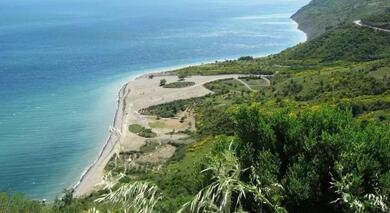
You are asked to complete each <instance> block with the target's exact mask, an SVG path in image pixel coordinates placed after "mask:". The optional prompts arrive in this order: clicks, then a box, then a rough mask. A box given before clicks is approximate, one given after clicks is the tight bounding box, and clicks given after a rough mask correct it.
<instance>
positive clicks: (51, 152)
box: [0, 0, 308, 198]
mask: <svg viewBox="0 0 390 213" xmlns="http://www.w3.org/2000/svg"><path fill="white" fill-rule="evenodd" d="M307 2H308V0H275V1H272V3H271V1H265V0H111V1H103V0H77V1H76V0H1V1H0V14H1V15H2V18H1V19H0V106H1V107H0V190H1V191H7V192H15V191H18V192H22V193H25V194H26V195H28V196H30V197H33V198H54V197H55V196H57V195H58V193H59V192H61V191H62V190H63V189H64V188H67V187H69V186H71V185H72V184H73V183H75V182H76V181H77V179H78V178H79V176H80V175H81V173H82V171H83V170H84V169H85V168H86V167H87V166H88V165H89V164H90V163H91V162H92V161H93V160H94V158H95V157H96V156H97V154H98V152H99V149H100V148H101V147H102V145H103V144H104V141H105V139H106V136H107V133H108V131H107V130H108V127H109V125H110V123H111V122H112V119H113V114H114V112H115V107H116V99H117V97H116V95H117V92H118V90H119V88H120V87H121V85H122V84H123V83H124V82H125V81H126V80H127V79H130V78H132V77H133V76H135V75H137V74H140V73H143V72H146V71H148V70H158V69H163V68H164V67H171V66H177V65H185V64H191V63H198V62H202V61H212V60H215V59H226V58H236V57H239V56H242V55H266V54H270V53H277V52H278V51H280V50H282V49H284V48H286V47H289V46H292V45H294V44H297V43H298V42H300V41H303V40H304V38H305V37H304V34H303V33H302V32H299V31H298V30H296V25H295V23H293V22H292V21H291V20H290V19H289V16H290V15H291V14H293V13H294V12H295V11H296V10H297V9H299V8H300V7H301V6H303V5H304V4H306V3H307Z"/></svg>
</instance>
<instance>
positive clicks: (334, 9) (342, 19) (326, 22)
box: [292, 0, 390, 39]
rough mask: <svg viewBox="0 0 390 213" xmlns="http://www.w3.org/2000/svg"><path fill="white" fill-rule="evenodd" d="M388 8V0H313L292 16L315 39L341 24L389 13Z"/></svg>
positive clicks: (389, 5) (309, 36)
mask: <svg viewBox="0 0 390 213" xmlns="http://www.w3.org/2000/svg"><path fill="white" fill-rule="evenodd" d="M388 8H390V1H388V0H313V1H311V2H310V3H309V4H308V5H307V6H305V7H303V8H301V9H300V10H299V11H298V12H297V13H295V14H294V15H293V16H292V18H293V19H294V20H295V21H297V22H298V23H299V28H300V29H301V30H303V31H304V32H306V33H307V35H308V38H309V39H313V38H315V37H317V36H319V35H321V34H322V33H324V32H326V31H327V30H328V29H329V28H332V27H334V26H337V25H339V24H344V23H351V22H353V21H354V20H357V19H364V18H365V17H369V16H372V15H378V14H386V13H389V9H388ZM379 16H381V15H379Z"/></svg>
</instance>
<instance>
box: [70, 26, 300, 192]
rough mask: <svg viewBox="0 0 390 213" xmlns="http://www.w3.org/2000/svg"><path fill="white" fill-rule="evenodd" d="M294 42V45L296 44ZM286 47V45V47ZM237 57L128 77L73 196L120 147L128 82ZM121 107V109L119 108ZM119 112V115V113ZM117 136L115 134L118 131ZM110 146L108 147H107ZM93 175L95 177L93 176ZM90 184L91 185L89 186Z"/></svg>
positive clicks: (88, 189)
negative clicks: (102, 139) (99, 145)
mask: <svg viewBox="0 0 390 213" xmlns="http://www.w3.org/2000/svg"><path fill="white" fill-rule="evenodd" d="M291 20H292V21H293V23H294V25H295V29H296V30H297V31H300V32H302V33H303V34H304V37H303V39H300V40H299V41H298V43H297V44H299V43H304V42H306V41H307V38H308V37H307V34H306V33H305V32H304V31H302V30H300V29H299V23H298V22H296V21H295V20H294V19H291ZM297 44H296V45H297ZM287 48H288V47H287ZM272 54H277V53H270V54H258V55H252V56H253V57H255V58H260V57H267V56H269V55H272ZM235 59H237V57H234V58H233V57H232V58H225V59H216V60H208V61H201V62H195V63H189V64H182V65H175V66H169V67H161V68H156V69H149V70H144V71H143V72H141V73H139V74H136V75H134V76H132V77H130V78H129V79H130V80H128V81H127V82H126V83H125V84H124V85H123V86H122V87H121V89H120V90H119V92H118V94H117V106H116V111H115V115H114V120H113V122H112V124H111V125H110V129H109V134H108V136H107V139H106V140H105V143H104V144H103V146H102V148H101V149H100V152H99V153H98V155H97V157H96V159H95V160H94V161H93V162H92V164H90V165H89V166H88V167H87V168H86V169H85V170H84V171H83V172H82V174H81V176H80V178H79V179H78V181H77V182H76V183H75V184H73V185H72V187H71V189H72V190H73V195H74V196H75V197H82V196H85V195H87V194H90V193H91V192H92V191H93V190H92V188H93V187H94V186H95V185H97V184H98V183H100V182H101V181H99V182H97V183H92V184H91V183H88V182H87V181H88V180H89V181H92V182H96V176H97V175H96V174H95V173H96V172H97V171H96V170H98V169H101V168H102V167H103V169H104V168H105V166H106V164H107V162H108V161H109V160H110V159H111V157H112V154H113V151H114V150H115V149H116V148H118V145H119V148H120V142H121V140H122V139H123V138H122V136H121V135H122V133H123V123H124V122H126V115H125V109H124V107H125V106H126V101H125V99H126V95H127V94H126V93H125V90H126V88H127V86H128V84H129V82H132V81H135V80H137V79H141V78H147V76H149V75H151V74H154V75H155V76H156V77H159V76H170V75H172V74H171V72H172V71H175V70H177V69H182V68H186V67H190V66H200V65H204V64H209V63H214V62H215V61H226V60H235ZM120 109H122V110H120ZM120 114H121V115H120ZM118 130H119V131H120V132H119V136H117V134H118V132H117V131H118ZM109 146H110V147H109ZM94 176H95V177H94ZM91 185H92V186H91Z"/></svg>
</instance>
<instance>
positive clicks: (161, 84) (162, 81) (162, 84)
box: [160, 79, 167, 87]
mask: <svg viewBox="0 0 390 213" xmlns="http://www.w3.org/2000/svg"><path fill="white" fill-rule="evenodd" d="M166 83H167V80H165V79H161V80H160V87H162V86H164V85H165V84H166Z"/></svg>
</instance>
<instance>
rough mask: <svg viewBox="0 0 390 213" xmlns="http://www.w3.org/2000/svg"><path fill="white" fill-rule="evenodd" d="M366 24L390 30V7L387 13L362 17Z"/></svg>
mask: <svg viewBox="0 0 390 213" xmlns="http://www.w3.org/2000/svg"><path fill="white" fill-rule="evenodd" d="M362 22H363V23H364V24H367V25H369V26H373V27H379V28H383V29H389V30H390V8H387V9H386V11H385V13H380V14H375V15H373V16H369V17H366V18H363V19H362Z"/></svg>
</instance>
